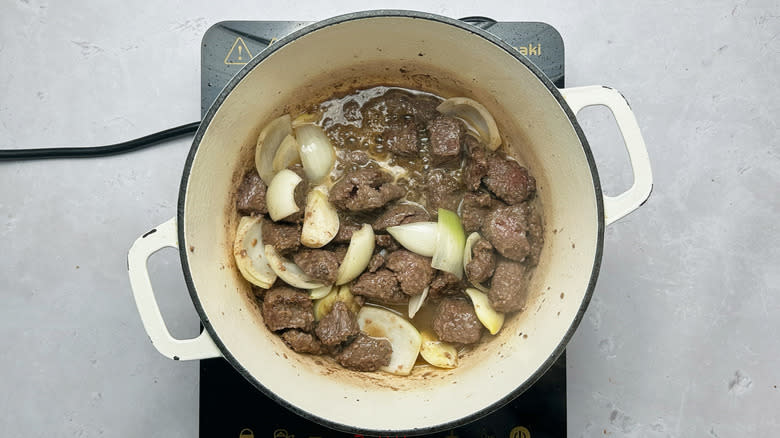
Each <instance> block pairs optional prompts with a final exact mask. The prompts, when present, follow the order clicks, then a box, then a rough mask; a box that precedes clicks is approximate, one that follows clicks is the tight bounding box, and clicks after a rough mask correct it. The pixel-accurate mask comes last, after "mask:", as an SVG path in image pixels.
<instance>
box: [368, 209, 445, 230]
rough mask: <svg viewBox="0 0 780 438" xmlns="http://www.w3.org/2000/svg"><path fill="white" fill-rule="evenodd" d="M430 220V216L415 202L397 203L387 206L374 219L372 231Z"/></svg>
mask: <svg viewBox="0 0 780 438" xmlns="http://www.w3.org/2000/svg"><path fill="white" fill-rule="evenodd" d="M429 220H431V216H430V215H429V214H428V212H427V211H425V209H424V208H422V207H420V206H419V205H416V204H398V205H395V206H393V207H390V208H388V209H387V210H386V211H385V212H384V213H382V214H381V215H380V216H379V217H378V218H377V219H376V220H375V221H374V225H373V228H374V231H381V230H384V229H385V228H387V227H394V226H396V225H403V224H410V223H412V222H425V221H429Z"/></svg>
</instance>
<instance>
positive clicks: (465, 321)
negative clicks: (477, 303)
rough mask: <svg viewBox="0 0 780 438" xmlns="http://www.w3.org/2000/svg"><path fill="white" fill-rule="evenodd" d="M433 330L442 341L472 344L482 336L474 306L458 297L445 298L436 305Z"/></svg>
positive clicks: (480, 324)
mask: <svg viewBox="0 0 780 438" xmlns="http://www.w3.org/2000/svg"><path fill="white" fill-rule="evenodd" d="M433 330H434V331H435V332H436V334H437V335H439V339H441V340H442V341H444V342H454V343H456V344H473V343H475V342H477V341H479V338H480V337H481V336H482V323H481V322H479V319H477V314H476V313H474V306H473V305H472V304H471V303H470V302H468V301H466V300H463V299H460V298H445V299H443V300H441V302H440V303H439V306H438V307H436V313H435V316H434V318H433Z"/></svg>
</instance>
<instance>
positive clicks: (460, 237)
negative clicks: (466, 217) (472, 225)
mask: <svg viewBox="0 0 780 438" xmlns="http://www.w3.org/2000/svg"><path fill="white" fill-rule="evenodd" d="M465 246H466V235H465V233H464V232H463V225H462V224H461V222H460V218H459V217H458V215H457V214H456V213H454V212H452V211H449V210H446V209H444V208H440V209H439V222H438V226H437V227H436V249H435V251H434V252H433V259H431V267H433V268H434V269H439V270H441V271H447V272H449V273H451V274H453V275H455V276H456V277H458V278H459V279H462V278H463V248H464V247H465Z"/></svg>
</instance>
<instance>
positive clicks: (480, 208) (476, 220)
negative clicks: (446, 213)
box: [461, 191, 504, 233]
mask: <svg viewBox="0 0 780 438" xmlns="http://www.w3.org/2000/svg"><path fill="white" fill-rule="evenodd" d="M503 205H504V203H503V202H501V201H499V200H498V199H493V198H492V197H491V196H490V194H489V193H487V192H483V191H479V192H466V194H465V195H463V206H462V207H461V221H462V222H463V229H464V230H466V232H467V233H472V232H474V231H479V229H480V228H482V222H483V221H484V220H485V218H486V217H487V216H488V214H490V211H491V210H493V209H494V208H498V207H500V206H503Z"/></svg>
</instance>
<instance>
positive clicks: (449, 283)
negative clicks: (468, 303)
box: [428, 270, 466, 300]
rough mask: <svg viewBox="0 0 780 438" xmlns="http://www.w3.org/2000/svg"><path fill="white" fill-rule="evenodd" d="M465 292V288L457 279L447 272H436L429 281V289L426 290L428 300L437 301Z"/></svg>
mask: <svg viewBox="0 0 780 438" xmlns="http://www.w3.org/2000/svg"><path fill="white" fill-rule="evenodd" d="M465 290H466V287H465V286H464V285H463V282H462V281H460V280H459V279H458V277H456V276H455V275H453V274H451V273H449V272H445V271H438V270H437V271H436V274H435V275H434V277H433V280H432V281H431V288H430V289H429V290H428V298H429V299H431V300H438V299H441V298H443V297H446V296H452V295H458V294H460V293H462V292H463V291H465Z"/></svg>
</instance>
